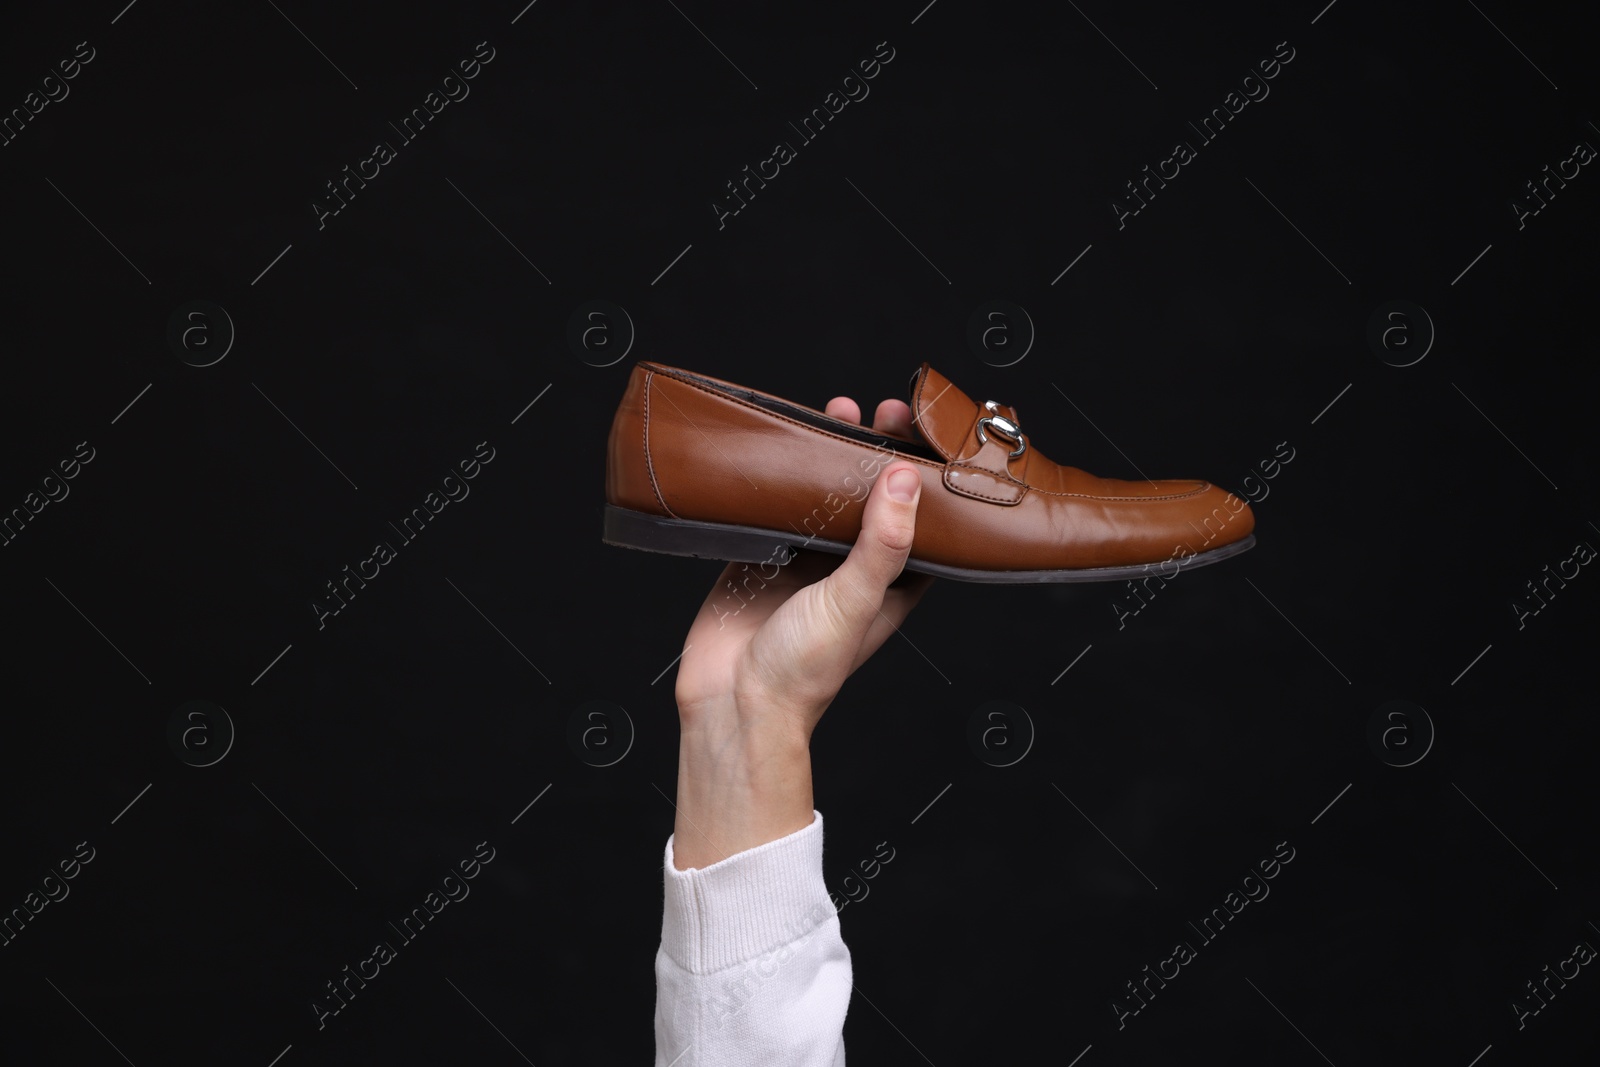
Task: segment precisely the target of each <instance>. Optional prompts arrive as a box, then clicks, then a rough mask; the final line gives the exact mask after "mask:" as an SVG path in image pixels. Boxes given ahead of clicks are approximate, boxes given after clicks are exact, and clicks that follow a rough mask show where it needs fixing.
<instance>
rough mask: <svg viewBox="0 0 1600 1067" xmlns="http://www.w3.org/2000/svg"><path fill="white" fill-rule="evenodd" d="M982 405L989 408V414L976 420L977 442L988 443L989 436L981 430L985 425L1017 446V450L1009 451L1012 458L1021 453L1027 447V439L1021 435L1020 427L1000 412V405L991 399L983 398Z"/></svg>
mask: <svg viewBox="0 0 1600 1067" xmlns="http://www.w3.org/2000/svg"><path fill="white" fill-rule="evenodd" d="M983 406H984V407H985V408H987V409H988V410H989V414H988V415H985V416H984V417H983V418H981V419H979V420H978V442H979V443H980V444H988V443H989V438H988V437H987V436H986V435H985V434H984V432H983V428H984V427H985V426H987V427H989V428H990V429H992V430H993V431H994V432H995V433H997V434H999V435H1000V436H1001V437H1004V438H1005V439H1006V440H1008V441H1010V442H1012V443H1013V444H1015V445H1016V446H1017V450H1016V451H1015V452H1013V453H1011V458H1012V459H1016V458H1017V457H1018V456H1020V455H1022V453H1023V452H1024V451H1026V450H1027V447H1028V441H1027V439H1026V438H1024V437H1023V436H1022V427H1020V426H1018V425H1017V424H1016V423H1014V422H1012V421H1011V420H1010V419H1008V418H1006V417H1005V416H1004V415H1002V414H1000V405H998V404H996V403H995V402H994V401H993V400H985V401H984V402H983Z"/></svg>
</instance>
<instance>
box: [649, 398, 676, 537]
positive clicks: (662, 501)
mask: <svg viewBox="0 0 1600 1067" xmlns="http://www.w3.org/2000/svg"><path fill="white" fill-rule="evenodd" d="M654 377H655V374H654V372H652V371H645V372H644V433H643V437H644V442H643V443H644V466H645V469H646V470H647V471H649V472H650V488H651V489H652V490H654V491H655V494H656V501H657V502H658V503H659V504H660V505H661V510H662V511H665V512H666V513H667V514H668V515H671V516H672V517H673V518H675V519H676V518H678V517H679V516H678V515H677V514H676V513H674V512H673V510H672V509H671V508H669V507H667V502H666V499H665V498H663V497H662V495H661V486H659V485H658V484H656V467H655V464H654V463H652V462H651V461H650V379H652V378H654Z"/></svg>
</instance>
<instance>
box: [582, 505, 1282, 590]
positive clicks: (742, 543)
mask: <svg viewBox="0 0 1600 1067" xmlns="http://www.w3.org/2000/svg"><path fill="white" fill-rule="evenodd" d="M601 540H602V541H604V542H605V543H606V544H608V545H617V546H618V547H621V548H635V549H639V550H640V551H643V552H660V553H664V554H666V555H670V556H693V557H695V558H697V559H715V560H722V561H725V562H729V563H778V564H783V563H788V562H789V561H790V560H791V559H793V558H794V553H795V552H797V551H799V550H800V549H812V550H815V551H818V552H829V553H832V554H833V555H836V556H843V555H846V554H847V553H848V552H849V551H850V545H848V544H846V543H845V542H843V541H827V540H824V539H822V538H820V537H809V538H808V537H801V536H799V535H798V534H795V535H790V534H786V533H783V532H781V531H778V530H767V529H763V528H762V527H759V526H736V525H733V524H730V523H720V522H698V521H695V520H693V519H673V518H667V517H666V516H662V515H648V514H646V513H644V512H642V511H633V510H631V509H629V508H619V507H617V506H616V505H615V504H607V505H606V506H605V532H604V533H603V534H602V535H601ZM1255 543H1256V535H1255V534H1250V535H1249V536H1247V537H1245V538H1244V539H1243V540H1240V541H1235V542H1233V543H1232V544H1227V545H1223V546H1222V547H1220V548H1212V549H1207V550H1206V551H1204V552H1197V553H1196V554H1194V555H1193V556H1189V557H1187V558H1186V559H1183V560H1179V561H1177V563H1178V567H1179V569H1180V570H1189V569H1190V568H1193V567H1204V566H1207V565H1209V564H1212V563H1219V562H1221V561H1222V560H1225V559H1228V558H1229V557H1232V556H1237V555H1238V554H1239V553H1241V552H1248V551H1249V550H1250V549H1252V548H1254V547H1255ZM1166 562H1171V561H1155V562H1151V563H1135V564H1128V565H1123V566H1117V567H1078V568H1068V569H1062V570H1043V571H993V570H978V569H975V568H970V567H951V566H949V565H947V564H944V563H930V562H927V561H925V560H919V559H908V560H906V565H905V569H906V570H908V571H915V572H916V573H919V574H931V575H933V576H934V577H935V578H952V579H955V580H956V581H960V582H982V583H987V584H993V585H1029V584H1036V583H1043V582H1120V581H1125V580H1127V579H1130V578H1144V577H1147V576H1148V575H1149V574H1150V572H1151V571H1152V570H1155V569H1156V568H1158V567H1162V566H1164V565H1165V563H1166Z"/></svg>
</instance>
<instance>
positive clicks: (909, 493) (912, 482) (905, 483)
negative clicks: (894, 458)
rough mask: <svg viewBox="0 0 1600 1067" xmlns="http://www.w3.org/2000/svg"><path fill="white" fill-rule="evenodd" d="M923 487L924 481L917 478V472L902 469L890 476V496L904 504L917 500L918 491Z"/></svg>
mask: <svg viewBox="0 0 1600 1067" xmlns="http://www.w3.org/2000/svg"><path fill="white" fill-rule="evenodd" d="M921 487H922V479H921V478H919V477H917V472H916V471H913V470H907V469H906V468H904V467H901V468H900V469H899V470H897V471H895V472H894V473H893V474H891V475H889V495H890V496H891V497H893V498H894V499H896V500H898V501H900V502H901V503H902V504H909V503H910V502H911V501H913V500H915V499H916V498H917V490H918V489H920V488H921Z"/></svg>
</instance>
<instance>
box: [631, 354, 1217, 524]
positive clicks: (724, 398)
mask: <svg viewBox="0 0 1600 1067" xmlns="http://www.w3.org/2000/svg"><path fill="white" fill-rule="evenodd" d="M661 373H663V374H664V376H665V377H668V378H671V379H672V380H673V381H675V382H677V383H678V384H679V385H686V386H688V387H689V388H691V389H697V390H699V391H700V392H702V393H705V394H706V395H708V396H712V397H715V398H716V399H717V400H719V401H721V402H723V403H725V404H737V405H738V406H739V407H742V408H748V409H749V410H750V411H752V412H755V413H756V414H758V415H763V416H765V417H767V418H772V419H778V420H781V421H783V422H786V423H788V424H790V425H791V426H795V427H798V428H799V429H801V430H804V431H806V432H807V433H815V434H821V435H823V436H824V437H830V438H832V439H833V440H835V441H842V442H844V443H845V444H847V445H853V446H855V447H857V448H861V449H866V450H869V451H870V449H868V446H867V445H865V444H863V443H862V442H860V441H857V440H854V439H852V438H849V437H845V436H844V435H843V434H837V433H834V432H833V431H831V430H824V429H822V428H821V427H817V426H811V425H809V424H807V423H804V422H801V421H800V420H799V419H791V418H790V417H789V416H787V415H783V414H780V413H778V412H776V411H772V410H770V409H768V408H764V407H761V406H760V405H759V404H752V403H750V402H749V401H747V400H741V399H739V398H738V397H736V396H730V395H728V394H727V393H722V392H718V391H717V390H715V389H708V388H706V387H705V386H703V385H701V384H700V383H699V382H694V381H690V380H689V379H687V378H679V377H678V376H677V375H675V374H670V373H665V372H664V371H663V372H661ZM921 396H922V385H921V384H920V383H919V384H918V385H917V395H916V397H915V398H914V399H916V400H918V401H919V402H920V398H921ZM646 397H647V401H648V394H646ZM974 410H976V409H974ZM646 411H647V412H648V407H647V408H646ZM647 417H648V415H647ZM974 425H976V420H974ZM885 436H887V435H885ZM890 439H891V440H893V438H890ZM646 457H647V458H648V452H647V453H646ZM899 458H900V459H903V460H905V461H906V462H908V463H917V464H921V465H922V466H924V467H931V468H933V469H934V470H939V471H942V470H944V469H945V468H946V467H948V466H950V464H948V463H942V464H941V463H935V462H933V461H932V460H927V459H923V458H922V457H920V456H904V455H902V456H899ZM969 469H972V470H978V469H981V468H976V467H972V468H969ZM984 473H985V474H995V472H994V471H989V470H985V471H984ZM654 477H655V476H654V474H653V473H652V475H651V480H652V482H653V481H654ZM996 477H1004V478H1005V479H1006V480H1007V481H1010V482H1013V483H1015V484H1016V485H1019V486H1021V487H1022V488H1023V489H1025V490H1027V491H1028V492H1033V493H1039V494H1040V495H1042V496H1057V497H1073V498H1075V499H1078V500H1102V501H1118V500H1129V501H1134V502H1144V501H1149V500H1182V499H1184V498H1186V497H1191V496H1199V495H1200V494H1202V493H1204V492H1205V491H1206V490H1207V489H1210V488H1211V483H1210V482H1207V481H1203V480H1200V479H1196V481H1198V483H1199V484H1198V485H1197V487H1196V488H1194V489H1191V490H1189V491H1188V492H1186V493H1166V494H1163V495H1161V496H1100V495H1098V494H1095V493H1058V492H1055V491H1054V490H1050V489H1041V488H1039V487H1038V486H1036V485H1027V484H1026V483H1024V482H1019V481H1017V480H1016V479H1015V478H1013V477H1011V476H1010V475H1009V474H1006V475H996ZM1183 480H1184V481H1188V480H1189V479H1183ZM659 495H660V490H657V496H659ZM661 506H662V507H666V502H665V501H662V504H661ZM673 517H674V518H677V517H678V516H673Z"/></svg>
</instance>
